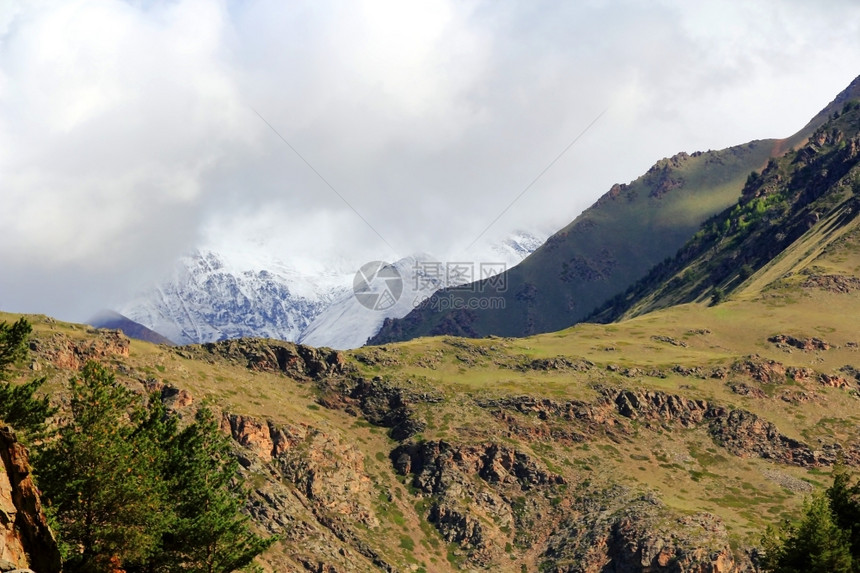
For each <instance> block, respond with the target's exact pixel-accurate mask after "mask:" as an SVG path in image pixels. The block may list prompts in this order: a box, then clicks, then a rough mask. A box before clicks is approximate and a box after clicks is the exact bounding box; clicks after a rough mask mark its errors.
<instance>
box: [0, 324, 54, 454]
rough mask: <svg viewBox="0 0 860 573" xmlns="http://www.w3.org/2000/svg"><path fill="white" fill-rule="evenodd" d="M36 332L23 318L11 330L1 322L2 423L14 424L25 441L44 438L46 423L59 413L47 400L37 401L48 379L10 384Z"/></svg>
mask: <svg viewBox="0 0 860 573" xmlns="http://www.w3.org/2000/svg"><path fill="white" fill-rule="evenodd" d="M32 329H33V327H32V326H31V325H30V323H29V322H27V321H26V320H25V319H23V318H20V319H18V320H17V321H16V322H15V323H14V324H12V325H11V326H10V325H8V324H7V323H6V322H0V420H2V421H3V422H5V423H7V424H11V425H12V427H13V428H15V429H16V430H17V431H18V432H19V433H23V434H24V437H25V438H31V439H35V438H39V437H43V436H42V434H43V432H44V429H45V420H46V419H48V418H49V417H51V416H52V415H53V414H54V413H55V411H56V410H55V409H54V408H52V407H51V405H50V403H49V401H48V398H47V397H41V398H36V397H35V393H36V391H38V390H39V388H41V387H42V384H44V383H45V378H36V379H34V380H31V381H30V382H26V383H24V384H19V385H13V384H11V383H10V382H9V378H10V377H11V373H10V371H9V370H10V367H11V366H13V365H14V364H15V363H16V362H18V361H20V360H23V359H24V358H25V357H26V356H27V352H28V348H27V338H28V337H29V336H30V332H31V331H32Z"/></svg>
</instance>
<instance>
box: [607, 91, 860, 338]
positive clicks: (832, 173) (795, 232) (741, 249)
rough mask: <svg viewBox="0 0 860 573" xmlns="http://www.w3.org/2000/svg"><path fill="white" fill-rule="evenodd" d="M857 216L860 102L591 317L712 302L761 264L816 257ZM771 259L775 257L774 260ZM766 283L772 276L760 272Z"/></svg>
mask: <svg viewBox="0 0 860 573" xmlns="http://www.w3.org/2000/svg"><path fill="white" fill-rule="evenodd" d="M858 212H860V99H855V100H849V101H847V102H845V103H844V104H843V108H842V110H840V112H837V113H834V115H833V116H831V118H830V119H829V120H828V121H827V122H826V123H825V124H824V125H822V126H821V127H819V128H818V129H817V130H816V131H815V133H814V134H813V136H812V137H811V138H810V141H809V142H808V143H807V144H806V145H804V146H803V147H801V148H800V149H799V150H797V151H795V152H790V153H788V154H786V155H784V156H783V157H781V158H779V159H776V160H772V161H771V162H770V163H769V164H768V166H767V168H766V169H765V170H764V171H763V172H762V173H761V174H758V173H754V174H753V175H751V176H750V178H749V179H748V181H747V184H746V185H745V187H744V189H743V194H742V196H741V198H740V200H739V201H738V202H737V204H736V205H735V206H733V207H732V208H730V209H727V210H726V211H724V212H723V213H721V214H720V215H718V216H716V217H714V218H712V219H711V220H709V221H707V222H706V223H705V224H704V225H703V227H702V229H701V230H700V231H699V232H698V233H696V235H695V236H694V237H693V238H692V239H691V240H690V241H689V242H688V243H687V244H686V245H685V246H684V247H683V248H682V249H681V250H680V251H679V252H678V253H677V255H676V256H675V257H674V258H673V259H670V260H668V261H665V262H664V263H663V264H661V265H659V266H657V267H655V268H654V269H653V270H652V271H651V272H649V274H648V275H647V276H646V277H644V278H643V279H642V280H640V281H638V282H637V283H636V284H634V285H633V286H632V287H631V288H630V289H628V291H627V292H626V293H624V294H623V295H620V296H618V297H616V298H615V299H614V300H610V301H609V302H608V303H607V304H605V305H604V306H603V308H601V309H600V310H599V311H598V312H596V313H595V314H594V315H593V317H592V318H594V319H597V320H601V321H607V320H615V319H618V318H621V317H631V316H636V315H638V314H642V313H645V312H649V311H651V310H654V309H657V308H665V307H667V306H671V305H674V304H680V303H684V302H691V301H694V300H705V299H707V298H712V299H713V300H714V301H718V300H720V299H721V298H722V297H723V296H725V295H727V294H730V293H732V292H734V291H735V290H738V289H740V288H742V287H743V286H744V285H745V284H746V282H747V279H748V278H749V277H750V275H752V274H753V273H754V272H756V271H758V270H759V269H762V268H763V267H765V266H766V265H770V266H774V265H775V266H774V268H779V269H784V270H788V269H790V268H792V267H793V266H797V265H798V264H801V263H802V262H803V261H805V260H807V259H808V258H809V257H810V256H814V254H815V253H817V252H820V251H821V250H823V249H824V248H826V246H827V245H828V244H829V243H830V242H831V241H833V240H836V239H837V238H838V237H839V236H840V235H841V234H842V233H843V232H845V231H846V229H850V228H852V227H853V226H855V225H856V224H857V221H856V219H855V218H856V216H857V214H858ZM774 259H778V260H779V262H778V263H777V262H776V261H775V260H774ZM766 276H767V277H770V278H773V272H771V273H769V274H767V275H766Z"/></svg>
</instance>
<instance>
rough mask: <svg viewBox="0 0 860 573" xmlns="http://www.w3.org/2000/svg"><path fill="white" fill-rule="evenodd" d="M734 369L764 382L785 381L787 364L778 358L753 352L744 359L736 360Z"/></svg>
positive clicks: (779, 382)
mask: <svg viewBox="0 0 860 573" xmlns="http://www.w3.org/2000/svg"><path fill="white" fill-rule="evenodd" d="M732 371H733V372H735V373H737V374H744V375H746V376H749V377H751V378H752V379H753V380H755V381H757V382H761V383H762V384H783V383H785V374H786V368H785V365H784V364H782V363H780V362H777V361H776V360H768V359H765V358H762V357H761V356H759V355H758V354H753V355H751V356H748V357H747V358H745V359H744V360H740V361H738V362H735V364H734V365H733V366H732Z"/></svg>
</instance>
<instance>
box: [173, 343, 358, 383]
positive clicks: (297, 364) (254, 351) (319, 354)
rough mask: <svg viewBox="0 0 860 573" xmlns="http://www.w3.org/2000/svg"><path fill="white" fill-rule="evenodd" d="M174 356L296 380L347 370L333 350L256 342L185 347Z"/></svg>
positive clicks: (301, 345) (345, 363)
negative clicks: (228, 362)
mask: <svg viewBox="0 0 860 573" xmlns="http://www.w3.org/2000/svg"><path fill="white" fill-rule="evenodd" d="M177 353H178V354H179V355H180V356H186V357H189V356H202V357H204V358H208V359H210V361H211V359H213V358H214V357H218V356H220V357H222V358H226V359H227V360H231V361H235V362H239V363H244V364H245V365H246V366H247V367H248V368H250V369H251V370H257V371H260V372H282V373H284V374H286V375H287V376H290V377H291V378H294V379H297V380H305V379H309V378H310V379H314V380H316V379H319V378H322V377H324V376H333V375H338V374H343V373H344V372H345V371H346V369H347V362H346V359H345V358H344V356H343V354H342V353H341V352H338V351H336V350H331V349H330V348H313V347H310V346H305V345H303V344H294V343H292V342H281V341H277V340H264V339H256V338H238V339H234V340H222V341H220V342H209V343H206V344H203V345H191V346H184V347H182V348H179V349H177Z"/></svg>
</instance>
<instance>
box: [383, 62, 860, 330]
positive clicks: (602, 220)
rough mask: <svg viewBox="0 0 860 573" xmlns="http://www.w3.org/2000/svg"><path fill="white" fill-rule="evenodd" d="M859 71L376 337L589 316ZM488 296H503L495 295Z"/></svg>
mask: <svg viewBox="0 0 860 573" xmlns="http://www.w3.org/2000/svg"><path fill="white" fill-rule="evenodd" d="M858 94H860V79H858V80H855V82H853V83H852V84H851V86H849V88H847V89H846V90H845V91H844V92H843V93H841V94H839V96H837V98H836V99H835V100H834V101H833V102H832V103H831V104H830V105H828V106H827V107H826V108H825V109H824V110H822V112H821V113H819V114H818V115H817V116H816V117H815V118H813V119H812V120H811V121H810V122H809V123H808V124H807V125H806V126H805V127H804V128H803V129H802V130H800V131H799V132H798V133H796V134H795V135H793V136H791V137H790V138H788V139H784V140H764V141H754V142H751V143H749V144H745V145H740V146H736V147H731V148H728V149H724V150H720V151H708V152H704V153H694V154H692V155H688V154H686V153H681V154H678V155H676V156H674V157H672V158H669V159H663V160H661V161H659V162H657V163H656V164H655V165H654V166H653V167H652V168H651V169H650V170H649V171H648V172H647V173H646V174H644V175H643V176H641V177H639V178H638V179H636V180H635V181H633V182H632V183H630V184H627V185H615V186H613V188H612V189H611V190H610V191H609V192H608V193H607V194H606V195H604V196H603V197H602V198H601V199H600V200H598V201H597V203H595V205H593V206H592V207H590V208H589V209H588V210H586V211H585V212H583V213H582V214H581V215H580V216H579V217H577V218H576V220H574V221H573V222H572V223H571V224H570V225H568V226H567V227H565V228H564V229H562V230H561V231H559V232H558V233H556V234H555V235H553V236H552V237H550V239H549V240H548V241H547V242H546V244H545V245H544V246H542V247H541V248H540V249H538V250H537V251H536V252H535V253H533V254H532V255H531V256H530V257H528V258H527V259H526V260H525V261H523V262H522V263H521V264H519V265H517V266H516V267H514V268H512V269H510V270H509V271H508V272H507V273H506V274H505V281H504V287H503V288H498V287H496V286H495V284H496V283H495V282H494V281H483V282H479V283H474V284H472V285H468V286H467V287H463V288H453V289H447V290H443V291H440V292H439V293H437V294H436V295H434V297H432V298H431V299H430V300H429V301H427V302H426V303H425V304H424V305H422V306H421V307H419V308H416V309H415V310H413V311H412V312H411V313H410V314H409V315H407V316H406V317H404V318H403V319H398V320H388V321H386V323H385V324H384V325H383V327H382V329H381V331H380V332H379V333H378V334H377V335H376V336H375V337H374V338H372V339H371V341H370V343H371V344H382V343H386V342H392V341H397V340H408V339H411V338H415V337H418V336H428V335H439V334H453V335H458V336H468V337H480V336H486V335H489V334H495V335H500V336H524V335H529V334H534V333H539V332H549V331H554V330H558V329H560V328H565V327H567V326H569V325H571V324H575V323H576V322H579V321H581V320H583V319H585V318H586V317H587V316H588V315H589V313H591V312H592V310H593V309H594V308H595V307H597V306H598V305H600V304H601V303H603V302H604V301H606V300H607V299H609V298H611V297H613V296H615V295H617V294H619V293H621V292H623V291H624V290H625V289H627V288H628V287H629V286H630V285H632V284H633V283H634V282H635V281H636V280H637V279H639V278H641V277H642V276H643V275H645V273H646V272H648V270H649V269H650V268H651V267H653V266H654V265H656V264H658V263H659V262H661V261H663V260H664V259H666V258H668V257H671V256H672V255H674V254H675V253H676V251H677V250H678V249H679V248H680V247H682V246H683V245H684V243H685V242H686V241H687V240H688V239H689V238H690V237H691V236H692V235H693V234H694V233H695V232H696V231H697V230H698V229H699V226H700V224H701V223H702V222H703V221H704V220H706V219H707V218H709V217H711V216H713V215H715V214H717V213H719V212H720V211H722V210H723V209H725V208H727V207H729V206H731V205H733V204H735V202H736V201H737V199H738V197H739V196H740V194H741V190H742V189H743V187H744V183H745V182H746V180H747V177H748V175H749V174H750V172H752V171H753V170H761V169H762V168H763V167H764V166H765V164H766V163H767V162H768V160H769V159H770V158H772V157H777V156H780V155H782V154H784V153H785V152H787V151H790V150H791V149H793V148H795V147H797V146H800V145H803V144H804V143H805V142H806V140H807V138H808V137H809V136H810V135H811V134H812V133H813V132H814V131H816V130H817V129H819V128H820V127H821V125H822V124H823V123H824V122H826V121H828V120H829V118H830V117H831V115H832V113H833V112H834V111H836V110H839V109H841V108H842V106H843V105H844V103H845V101H847V100H849V99H851V98H852V97H856V96H857V95H858ZM489 299H495V300H494V301H493V302H490V300H489Z"/></svg>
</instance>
